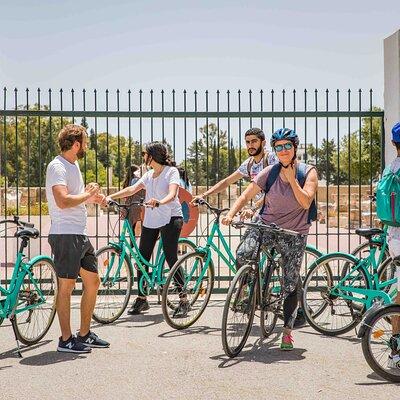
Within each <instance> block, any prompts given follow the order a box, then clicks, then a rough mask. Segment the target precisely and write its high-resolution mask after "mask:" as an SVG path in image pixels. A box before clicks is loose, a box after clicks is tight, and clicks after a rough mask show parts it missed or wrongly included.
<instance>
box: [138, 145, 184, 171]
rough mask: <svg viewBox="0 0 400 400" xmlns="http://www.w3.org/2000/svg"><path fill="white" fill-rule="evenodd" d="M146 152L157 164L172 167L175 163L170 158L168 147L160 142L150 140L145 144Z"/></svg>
mask: <svg viewBox="0 0 400 400" xmlns="http://www.w3.org/2000/svg"><path fill="white" fill-rule="evenodd" d="M145 150H146V153H147V154H148V155H149V156H151V158H152V159H153V160H154V161H155V162H156V163H158V164H161V165H168V166H170V167H174V166H175V165H176V163H175V162H174V161H172V160H171V156H170V154H169V153H168V147H167V146H166V145H165V144H164V143H161V142H151V143H148V144H146V146H145Z"/></svg>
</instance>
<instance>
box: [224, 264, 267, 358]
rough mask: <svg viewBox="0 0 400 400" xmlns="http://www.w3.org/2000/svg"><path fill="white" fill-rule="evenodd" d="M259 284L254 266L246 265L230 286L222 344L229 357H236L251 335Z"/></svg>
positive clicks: (225, 308) (225, 307)
mask: <svg viewBox="0 0 400 400" xmlns="http://www.w3.org/2000/svg"><path fill="white" fill-rule="evenodd" d="M256 268H258V266H257V267H256ZM258 285H259V281H258V277H257V273H256V271H255V269H254V267H253V266H251V265H244V266H243V267H241V268H240V269H239V271H238V272H237V273H236V275H235V277H234V278H233V281H232V283H231V286H230V287H229V291H228V295H227V297H226V301H225V306H224V312H223V315H222V346H223V348H224V352H225V354H226V355H227V356H228V357H231V358H233V357H236V356H237V355H238V354H239V353H240V352H241V351H242V349H243V347H244V346H245V344H246V341H247V338H248V337H249V335H250V332H251V328H252V326H253V319H254V313H255V309H256V299H257V290H258Z"/></svg>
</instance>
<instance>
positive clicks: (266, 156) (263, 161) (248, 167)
mask: <svg viewBox="0 0 400 400" xmlns="http://www.w3.org/2000/svg"><path fill="white" fill-rule="evenodd" d="M268 156H269V153H268V152H265V154H264V157H263V158H262V163H263V169H264V168H265V167H268V165H269V163H268ZM253 164H254V157H253V156H252V157H251V158H250V160H249V162H248V163H247V176H248V178H249V179H251V167H252V166H253Z"/></svg>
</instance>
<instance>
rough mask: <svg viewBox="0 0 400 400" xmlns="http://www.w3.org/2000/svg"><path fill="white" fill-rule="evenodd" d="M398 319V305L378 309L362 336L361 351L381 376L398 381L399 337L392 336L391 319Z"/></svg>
mask: <svg viewBox="0 0 400 400" xmlns="http://www.w3.org/2000/svg"><path fill="white" fill-rule="evenodd" d="M395 319H397V324H398V321H400V306H399V305H391V306H389V307H385V308H382V309H380V310H378V311H377V312H376V314H375V316H374V317H373V319H372V321H371V322H370V323H369V324H368V326H367V329H366V331H365V334H364V336H363V338H362V351H363V354H364V357H365V360H366V361H367V363H368V365H369V366H370V367H371V368H372V369H373V370H374V371H375V372H376V373H377V374H378V375H379V376H381V377H382V378H384V379H387V380H389V381H392V382H400V361H398V360H397V359H398V357H395V358H393V356H396V355H397V356H398V354H399V349H400V346H399V339H398V338H394V337H393V328H392V323H393V320H395Z"/></svg>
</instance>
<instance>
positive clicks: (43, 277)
mask: <svg viewBox="0 0 400 400" xmlns="http://www.w3.org/2000/svg"><path fill="white" fill-rule="evenodd" d="M0 224H12V225H13V226H16V227H17V230H16V232H15V235H14V236H15V237H16V238H17V239H19V240H20V245H19V250H18V251H17V255H16V260H15V264H14V270H13V274H12V276H11V279H10V280H9V281H8V280H6V279H4V280H2V281H1V282H0V283H1V284H4V283H6V284H7V287H3V286H1V284H0V293H1V295H2V297H3V298H2V299H0V321H1V322H2V321H3V320H4V319H5V318H9V319H10V322H11V325H12V327H13V330H14V335H15V339H16V342H17V348H18V354H19V356H20V357H22V355H21V350H20V345H19V342H22V343H23V344H25V345H28V346H29V345H32V344H35V343H37V342H38V341H39V340H41V339H42V338H43V337H44V336H45V335H46V333H47V332H48V330H49V329H50V326H51V324H52V322H53V320H54V315H55V312H56V298H57V289H58V286H57V276H56V272H55V269H54V263H53V260H52V259H51V258H50V257H48V256H45V255H39V256H36V257H34V258H32V259H31V260H27V258H26V256H25V254H24V250H25V249H26V247H27V246H28V243H29V240H30V239H37V238H38V237H39V231H38V230H37V229H36V228H35V227H34V225H33V224H31V223H29V222H23V221H21V220H20V219H19V217H17V216H14V219H12V220H3V221H0ZM7 229H9V228H7V225H6V230H7Z"/></svg>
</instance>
